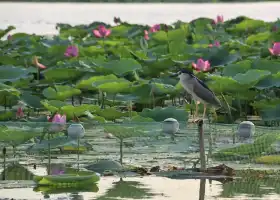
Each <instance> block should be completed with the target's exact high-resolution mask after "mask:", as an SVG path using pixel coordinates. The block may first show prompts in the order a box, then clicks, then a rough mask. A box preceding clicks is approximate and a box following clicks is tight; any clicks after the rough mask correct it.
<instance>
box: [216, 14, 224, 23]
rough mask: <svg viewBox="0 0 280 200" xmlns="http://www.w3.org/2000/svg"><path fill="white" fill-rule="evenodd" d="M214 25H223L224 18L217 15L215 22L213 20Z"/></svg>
mask: <svg viewBox="0 0 280 200" xmlns="http://www.w3.org/2000/svg"><path fill="white" fill-rule="evenodd" d="M213 23H214V24H218V23H221V24H222V23H224V16H223V15H217V18H216V20H213Z"/></svg>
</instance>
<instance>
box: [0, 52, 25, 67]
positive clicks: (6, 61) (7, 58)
mask: <svg viewBox="0 0 280 200" xmlns="http://www.w3.org/2000/svg"><path fill="white" fill-rule="evenodd" d="M18 57H19V55H17V54H16V53H14V54H13V53H10V54H9V55H0V64H1V65H12V66H13V65H14V66H18V65H21V64H22V63H21V61H19V60H18Z"/></svg>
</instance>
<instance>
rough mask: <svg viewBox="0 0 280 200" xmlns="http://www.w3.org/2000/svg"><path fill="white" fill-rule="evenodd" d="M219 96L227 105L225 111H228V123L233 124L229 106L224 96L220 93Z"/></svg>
mask: <svg viewBox="0 0 280 200" xmlns="http://www.w3.org/2000/svg"><path fill="white" fill-rule="evenodd" d="M221 96H222V98H223V100H224V102H225V103H226V105H227V111H228V115H229V118H230V123H232V122H233V119H232V115H231V110H230V107H229V104H228V102H227V100H226V98H225V96H224V95H223V93H221Z"/></svg>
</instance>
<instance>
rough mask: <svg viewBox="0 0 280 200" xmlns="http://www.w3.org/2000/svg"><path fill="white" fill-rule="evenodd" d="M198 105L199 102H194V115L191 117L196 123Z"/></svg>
mask: <svg viewBox="0 0 280 200" xmlns="http://www.w3.org/2000/svg"><path fill="white" fill-rule="evenodd" d="M198 104H200V102H199V101H195V113H194V117H193V121H194V122H195V121H197V119H196V118H197V115H198Z"/></svg>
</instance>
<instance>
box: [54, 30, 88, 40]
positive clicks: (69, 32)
mask: <svg viewBox="0 0 280 200" xmlns="http://www.w3.org/2000/svg"><path fill="white" fill-rule="evenodd" d="M87 35H88V32H87V30H85V29H81V28H69V29H67V30H64V31H63V32H61V33H60V34H59V36H60V37H61V38H64V39H68V37H70V36H71V37H74V38H84V37H86V36H87Z"/></svg>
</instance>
